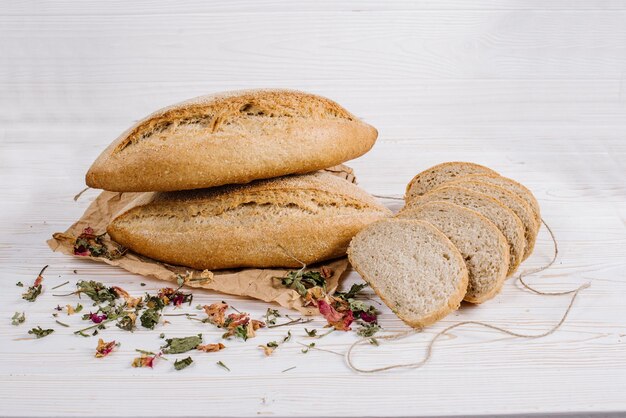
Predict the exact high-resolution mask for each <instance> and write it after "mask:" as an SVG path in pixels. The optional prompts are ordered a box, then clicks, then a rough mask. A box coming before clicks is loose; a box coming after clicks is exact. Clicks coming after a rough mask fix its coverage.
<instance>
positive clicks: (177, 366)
mask: <svg viewBox="0 0 626 418" xmlns="http://www.w3.org/2000/svg"><path fill="white" fill-rule="evenodd" d="M191 363H193V359H192V358H191V357H187V358H184V359H182V360H176V361H175V362H174V368H175V369H176V370H182V369H184V368H186V367H187V366H189V365H190V364H191Z"/></svg>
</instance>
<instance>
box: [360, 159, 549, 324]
mask: <svg viewBox="0 0 626 418" xmlns="http://www.w3.org/2000/svg"><path fill="white" fill-rule="evenodd" d="M540 224H541V214H540V211H539V204H538V203H537V200H536V199H535V197H534V196H533V194H532V193H531V192H530V191H529V190H528V189H527V188H526V187H524V186H523V185H521V184H519V183H517V182H516V181H514V180H511V179H509V178H506V177H503V176H500V175H499V174H498V173H496V172H495V171H493V170H491V169H489V168H487V167H484V166H481V165H478V164H473V163H463V162H451V163H443V164H439V165H437V166H434V167H431V168H429V169H428V170H425V171H423V172H421V173H419V174H418V175H416V176H415V177H414V178H413V180H411V182H410V183H409V184H408V186H407V190H406V195H405V206H404V208H403V209H402V210H401V211H400V213H398V214H397V215H396V216H395V217H394V218H393V219H387V220H381V221H378V222H376V223H374V224H372V225H369V226H368V227H366V228H365V229H363V230H362V231H361V232H360V233H359V234H357V236H356V237H355V238H354V239H353V241H352V243H351V244H350V248H349V250H348V256H349V258H350V262H351V264H352V265H353V266H354V267H355V269H356V270H357V271H359V273H360V274H361V275H362V276H363V278H364V279H365V280H366V281H368V282H369V283H370V285H371V286H372V288H374V290H375V291H376V292H377V293H378V295H379V296H380V297H381V298H382V299H383V300H384V301H385V302H386V303H387V305H388V306H389V307H390V308H391V309H392V310H393V311H394V312H395V313H396V314H397V315H398V316H399V317H400V318H401V319H403V320H404V321H405V322H406V323H408V324H409V325H411V326H414V327H423V326H426V325H428V324H431V323H433V322H435V321H437V320H438V319H440V318H442V317H444V316H445V315H447V314H448V313H450V312H452V311H453V310H456V309H457V308H458V307H459V305H460V303H461V301H462V300H465V301H468V302H471V303H482V302H484V301H486V300H488V299H490V298H492V297H494V296H495V295H496V294H497V293H498V292H499V291H500V289H501V287H502V285H503V283H504V281H505V279H506V278H507V277H508V276H511V275H512V274H513V273H514V272H515V271H516V269H517V268H518V266H519V264H520V263H521V262H522V260H525V259H526V258H528V256H530V254H531V253H532V250H533V248H534V246H535V240H536V238H537V233H538V231H539V227H540Z"/></svg>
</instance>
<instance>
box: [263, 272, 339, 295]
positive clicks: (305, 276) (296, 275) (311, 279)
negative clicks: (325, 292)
mask: <svg viewBox="0 0 626 418" xmlns="http://www.w3.org/2000/svg"><path fill="white" fill-rule="evenodd" d="M274 279H278V280H280V283H281V284H282V285H283V286H285V287H287V288H289V289H294V290H295V291H296V292H298V293H299V294H300V296H302V297H305V296H306V293H307V289H310V288H312V287H316V286H319V287H321V288H322V289H326V279H325V278H324V276H323V275H322V273H321V272H319V271H315V270H310V271H303V270H298V271H290V272H289V273H287V276H285V277H274Z"/></svg>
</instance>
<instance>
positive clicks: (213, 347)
mask: <svg viewBox="0 0 626 418" xmlns="http://www.w3.org/2000/svg"><path fill="white" fill-rule="evenodd" d="M224 348H226V346H225V345H224V344H222V343H217V344H205V345H202V344H201V345H199V346H197V347H196V350H200V351H204V352H205V353H215V352H218V351H220V350H223V349H224Z"/></svg>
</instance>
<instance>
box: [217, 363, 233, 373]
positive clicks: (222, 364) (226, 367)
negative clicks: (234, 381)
mask: <svg viewBox="0 0 626 418" xmlns="http://www.w3.org/2000/svg"><path fill="white" fill-rule="evenodd" d="M216 364H217V365H218V366H220V367H222V368H224V369H226V370H228V371H230V369H229V368H228V366H227V365H225V364H224V363H222V362H221V361H218V362H217V363H216Z"/></svg>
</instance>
